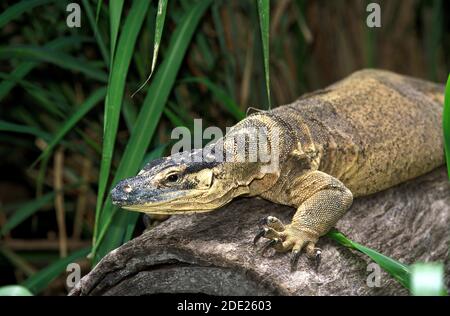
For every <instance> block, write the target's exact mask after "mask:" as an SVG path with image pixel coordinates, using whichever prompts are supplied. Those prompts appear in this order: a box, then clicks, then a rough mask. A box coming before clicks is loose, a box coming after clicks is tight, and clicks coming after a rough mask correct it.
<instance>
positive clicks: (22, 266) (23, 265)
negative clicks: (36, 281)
mask: <svg viewBox="0 0 450 316" xmlns="http://www.w3.org/2000/svg"><path fill="white" fill-rule="evenodd" d="M0 253H1V254H2V255H3V256H4V257H5V258H6V259H8V261H9V262H10V263H11V264H12V265H13V266H14V267H15V268H17V269H19V270H20V271H22V272H23V273H25V274H26V275H27V276H31V275H32V274H34V273H35V272H36V271H35V268H34V267H33V266H31V265H30V264H29V263H28V262H27V261H26V260H25V259H24V258H23V257H22V256H20V255H18V254H17V253H15V252H14V251H12V250H11V249H9V248H7V247H5V246H3V247H0Z"/></svg>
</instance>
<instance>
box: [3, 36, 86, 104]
mask: <svg viewBox="0 0 450 316" xmlns="http://www.w3.org/2000/svg"><path fill="white" fill-rule="evenodd" d="M85 40H86V38H84V37H79V36H70V37H64V38H58V39H56V40H54V41H51V42H50V43H48V44H46V45H45V46H44V47H45V48H47V49H51V50H59V49H65V48H66V47H69V46H71V47H73V46H76V45H79V44H80V43H82V42H83V41H85ZM37 65H39V63H38V62H32V61H27V62H23V63H21V64H20V65H19V66H17V67H16V69H14V70H13V71H12V72H11V73H10V75H11V78H15V80H3V81H2V82H1V83H0V101H1V100H2V99H3V98H4V97H5V96H6V95H8V93H9V91H11V89H12V88H14V86H15V85H16V83H17V80H20V79H22V78H23V77H25V76H26V75H27V74H28V73H29V72H30V71H31V70H33V68H35V67H36V66H37Z"/></svg>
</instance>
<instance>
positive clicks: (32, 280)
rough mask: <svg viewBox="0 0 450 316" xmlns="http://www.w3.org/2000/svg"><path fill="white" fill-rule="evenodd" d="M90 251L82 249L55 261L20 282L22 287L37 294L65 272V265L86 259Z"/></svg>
mask: <svg viewBox="0 0 450 316" xmlns="http://www.w3.org/2000/svg"><path fill="white" fill-rule="evenodd" d="M90 250H91V249H90V247H88V248H83V249H80V250H78V251H75V252H73V253H72V254H70V255H69V256H67V257H65V258H61V259H59V260H57V261H56V262H54V263H52V264H51V265H49V266H48V267H46V268H44V269H42V270H41V271H39V272H37V273H36V274H34V275H33V276H31V277H29V278H28V279H26V280H25V281H24V282H22V285H23V286H24V287H26V288H28V289H29V290H30V291H31V292H32V293H34V294H38V293H39V292H41V291H42V290H43V289H45V288H46V287H47V286H48V285H49V284H50V283H51V282H52V281H53V280H54V279H56V278H57V277H58V276H59V275H60V274H61V273H63V272H64V271H66V268H67V265H68V264H69V263H73V262H76V261H77V260H78V259H80V258H83V257H86V256H87V255H88V254H89V252H90Z"/></svg>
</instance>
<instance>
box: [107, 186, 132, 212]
mask: <svg viewBox="0 0 450 316" xmlns="http://www.w3.org/2000/svg"><path fill="white" fill-rule="evenodd" d="M132 191H133V188H132V187H131V186H130V185H129V184H128V183H127V182H125V181H120V182H119V183H117V185H116V186H115V187H114V189H112V190H111V199H112V202H113V204H114V205H119V206H120V205H125V204H126V203H127V202H128V201H129V196H130V193H131V192H132Z"/></svg>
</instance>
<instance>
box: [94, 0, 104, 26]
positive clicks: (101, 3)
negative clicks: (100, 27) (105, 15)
mask: <svg viewBox="0 0 450 316" xmlns="http://www.w3.org/2000/svg"><path fill="white" fill-rule="evenodd" d="M102 5H103V0H97V9H96V10H95V23H98V17H99V16H100V10H101V9H102Z"/></svg>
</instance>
